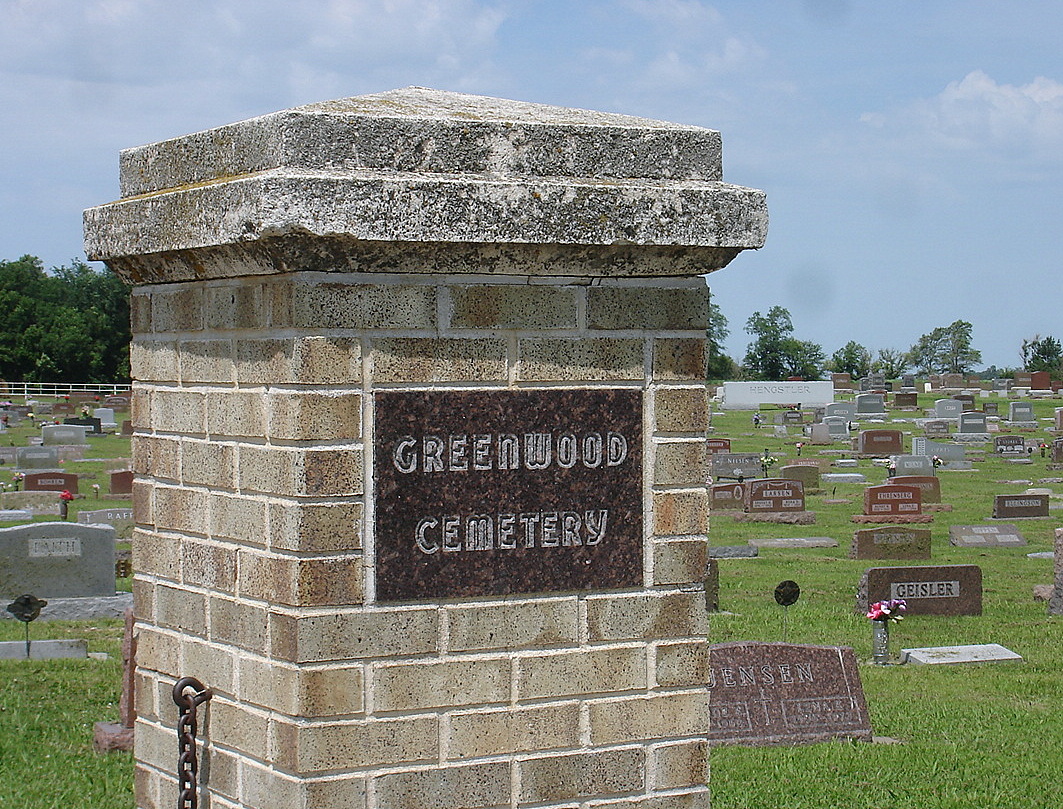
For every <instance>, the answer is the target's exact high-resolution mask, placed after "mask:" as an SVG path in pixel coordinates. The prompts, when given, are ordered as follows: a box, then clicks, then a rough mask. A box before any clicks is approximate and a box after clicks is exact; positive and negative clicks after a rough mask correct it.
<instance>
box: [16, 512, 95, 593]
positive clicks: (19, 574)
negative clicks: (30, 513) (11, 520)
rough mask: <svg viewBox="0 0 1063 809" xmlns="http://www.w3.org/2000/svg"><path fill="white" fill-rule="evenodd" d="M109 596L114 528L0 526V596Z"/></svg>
mask: <svg viewBox="0 0 1063 809" xmlns="http://www.w3.org/2000/svg"><path fill="white" fill-rule="evenodd" d="M23 593H33V594H34V595H35V596H37V597H38V598H43V599H49V598H85V597H93V596H113V595H114V594H115V589H114V531H113V530H112V529H110V528H105V527H103V526H99V525H78V524H77V523H66V522H37V523H30V524H29V525H17V526H15V527H13V528H0V598H17V597H18V596H20V595H22V594H23Z"/></svg>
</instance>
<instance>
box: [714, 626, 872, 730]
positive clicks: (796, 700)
mask: <svg viewBox="0 0 1063 809" xmlns="http://www.w3.org/2000/svg"><path fill="white" fill-rule="evenodd" d="M708 662H709V665H708V686H709V744H710V745H714V746H716V745H723V744H745V745H752V746H765V745H777V744H810V743H814V742H823V741H827V740H829V739H835V738H850V739H859V740H862V741H871V720H870V719H869V717H868V713H867V705H866V703H865V702H864V689H863V686H862V684H861V682H860V674H859V672H858V670H857V665H856V656H855V655H854V654H853V650H852V649H850V648H848V647H846V646H804V645H798V644H790V643H759V642H755V641H739V642H736V643H720V644H716V645H713V646H710V647H709V654H708Z"/></svg>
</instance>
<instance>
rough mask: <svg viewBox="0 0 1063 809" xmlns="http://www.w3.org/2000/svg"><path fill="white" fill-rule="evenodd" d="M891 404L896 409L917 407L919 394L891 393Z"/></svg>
mask: <svg viewBox="0 0 1063 809" xmlns="http://www.w3.org/2000/svg"><path fill="white" fill-rule="evenodd" d="M893 406H894V407H896V408H898V409H901V408H903V409H911V408H916V407H919V394H917V393H895V394H893Z"/></svg>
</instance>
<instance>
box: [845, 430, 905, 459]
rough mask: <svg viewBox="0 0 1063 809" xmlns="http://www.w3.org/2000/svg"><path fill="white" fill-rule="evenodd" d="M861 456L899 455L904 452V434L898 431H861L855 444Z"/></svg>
mask: <svg viewBox="0 0 1063 809" xmlns="http://www.w3.org/2000/svg"><path fill="white" fill-rule="evenodd" d="M857 452H859V453H860V454H861V455H877V456H879V457H886V456H888V455H900V454H901V453H903V452H904V433H902V432H901V431H900V430H861V431H860V436H859V439H858V443H857Z"/></svg>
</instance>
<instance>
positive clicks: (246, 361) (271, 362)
mask: <svg viewBox="0 0 1063 809" xmlns="http://www.w3.org/2000/svg"><path fill="white" fill-rule="evenodd" d="M233 343H234V350H235V353H236V379H237V382H239V383H240V384H241V385H270V384H278V383H282V382H291V381H293V380H292V352H293V344H292V340H290V339H288V340H283V339H263V340H253V339H236V340H234V341H233Z"/></svg>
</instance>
